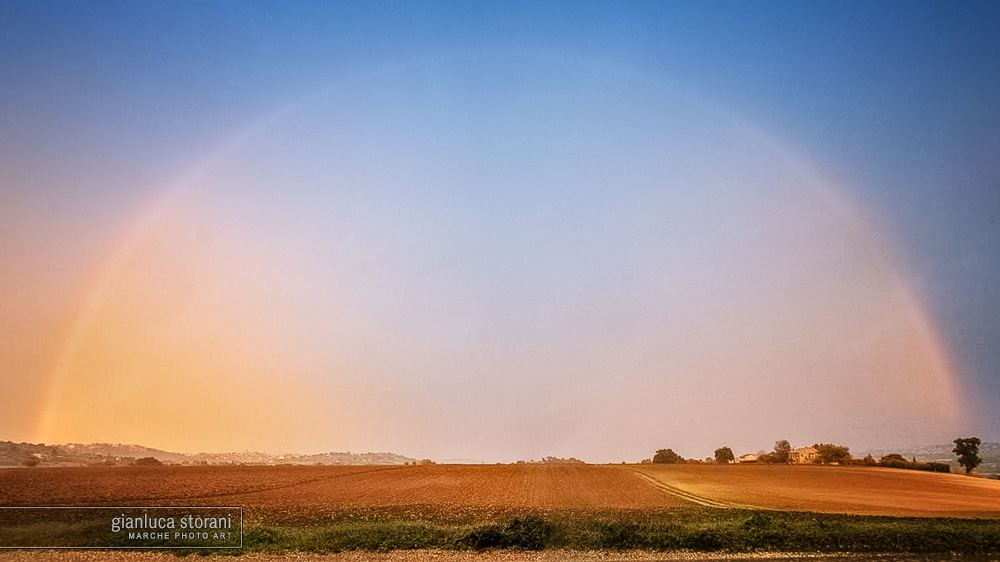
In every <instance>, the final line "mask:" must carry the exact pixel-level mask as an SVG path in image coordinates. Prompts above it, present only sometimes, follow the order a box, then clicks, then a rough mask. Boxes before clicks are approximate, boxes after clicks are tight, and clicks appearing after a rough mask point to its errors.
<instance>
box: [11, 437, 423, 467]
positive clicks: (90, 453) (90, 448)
mask: <svg viewBox="0 0 1000 562" xmlns="http://www.w3.org/2000/svg"><path fill="white" fill-rule="evenodd" d="M149 457H152V458H154V459H156V460H158V461H160V462H162V463H164V464H181V465H206V464H209V465H214V464H227V465H231V464H243V465H279V464H296V465H400V464H404V463H410V462H416V459H411V458H409V457H404V456H402V455H397V454H394V453H350V452H347V453H319V454H314V455H300V454H285V455H273V454H270V453H257V452H251V451H244V452H242V453H198V454H194V455H189V454H184V453H172V452H170V451H162V450H160V449H152V448H150V447H143V446H142V445H122V444H111V443H90V444H81V443H70V444H68V445H44V444H39V443H14V442H12V441H0V467H3V466H100V465H105V466H117V465H130V464H134V463H135V461H136V460H137V459H142V458H149Z"/></svg>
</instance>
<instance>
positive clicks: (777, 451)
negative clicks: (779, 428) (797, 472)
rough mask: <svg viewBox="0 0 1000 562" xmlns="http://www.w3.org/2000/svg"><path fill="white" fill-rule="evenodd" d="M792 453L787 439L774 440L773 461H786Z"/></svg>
mask: <svg viewBox="0 0 1000 562" xmlns="http://www.w3.org/2000/svg"><path fill="white" fill-rule="evenodd" d="M791 454H792V445H791V443H789V442H788V441H785V440H784V439H781V440H779V441H775V442H774V461H773V462H778V463H786V462H788V457H789V455H791Z"/></svg>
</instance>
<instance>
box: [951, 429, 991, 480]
mask: <svg viewBox="0 0 1000 562" xmlns="http://www.w3.org/2000/svg"><path fill="white" fill-rule="evenodd" d="M981 443H982V442H981V441H980V440H979V438H978V437H959V438H958V439H956V440H955V448H954V449H952V451H951V452H953V453H955V454H956V455H958V464H960V465H962V468H964V469H965V473H966V474H970V473H971V472H972V471H973V470H975V469H976V467H977V466H979V463H981V462H983V459H981V458H980V457H979V445H980V444H981Z"/></svg>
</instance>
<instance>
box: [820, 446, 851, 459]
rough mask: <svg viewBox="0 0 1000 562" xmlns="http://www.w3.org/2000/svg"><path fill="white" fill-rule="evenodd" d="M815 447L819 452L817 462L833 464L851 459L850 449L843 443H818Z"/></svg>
mask: <svg viewBox="0 0 1000 562" xmlns="http://www.w3.org/2000/svg"><path fill="white" fill-rule="evenodd" d="M813 449H816V452H817V453H818V454H819V456H818V457H817V458H816V462H818V463H823V464H833V463H841V462H847V461H849V460H851V451H850V449H848V448H847V447H844V446H841V445H834V444H832V443H817V444H815V445H813Z"/></svg>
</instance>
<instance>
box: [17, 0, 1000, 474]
mask: <svg viewBox="0 0 1000 562" xmlns="http://www.w3.org/2000/svg"><path fill="white" fill-rule="evenodd" d="M998 28H1000V8H998V6H997V4H996V3H990V2H984V3H974V2H967V3H962V4H961V5H958V6H956V5H953V4H952V3H949V2H940V3H920V2H912V3H906V4H899V3H894V2H885V3H874V4H873V3H850V2H831V3H821V2H810V3H805V4H803V3H800V2H788V3H781V2H763V3H739V2H720V3H714V2H691V3H680V2H678V3H666V2H653V3H582V5H581V3H576V2H568V3H557V2H543V3H537V2H527V3H523V4H521V3H508V2H502V3H496V4H493V3H475V2H454V3H449V2H435V3H418V2H401V3H378V4H371V3H360V2H359V3H333V2H319V3H312V2H309V3H273V2H189V3H186V2H168V3H159V2H145V3H139V2H136V3H112V2H86V3H83V2H72V3H60V2H44V3H40V2H19V1H6V2H3V3H0V397H2V408H0V439H5V440H15V441H45V442H50V443H55V442H91V441H109V442H128V443H141V444H144V445H149V446H154V447H160V448H164V449H170V450H177V451H185V452H197V451H206V450H211V451H226V450H243V449H255V450H263V451H270V452H276V453H278V452H320V451H331V450H332V451H343V450H351V451H393V452H398V453H402V454H406V455H410V456H415V457H421V458H423V457H430V458H435V459H438V460H445V459H456V458H468V459H477V460H485V461H494V460H503V461H511V460H517V459H531V458H540V457H542V456H548V455H553V456H561V457H569V456H575V457H578V458H582V459H585V460H589V461H621V460H630V461H635V460H638V459H641V458H643V457H649V456H651V455H652V453H653V452H654V451H655V450H656V449H659V448H665V447H670V448H673V449H674V450H675V451H677V452H678V453H680V454H682V455H684V456H688V457H705V456H710V455H711V453H712V451H713V450H714V449H715V448H716V447H720V446H723V445H728V446H730V447H732V448H733V449H734V450H735V451H737V453H738V454H739V453H743V452H753V451H757V450H759V449H770V448H771V446H772V445H773V443H774V441H775V440H777V439H788V440H790V441H791V442H792V443H793V445H796V446H799V445H808V444H811V443H813V442H817V441H819V442H838V443H844V444H847V445H849V446H851V448H852V449H853V450H855V451H860V450H863V449H865V448H866V447H891V446H901V445H904V444H916V443H938V442H947V441H950V440H951V439H953V438H954V437H958V436H960V435H967V434H968V435H973V434H974V435H979V436H980V437H981V438H983V439H984V440H985V441H1000V408H998V406H997V405H998V404H1000V346H998V345H997V343H998V342H997V334H998V333H1000V298H998V297H1000V295H998V292H997V288H996V287H997V283H996V281H997V280H998V278H1000V251H998V247H1000V224H998V220H1000V37H998V36H997V33H996V29H998Z"/></svg>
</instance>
